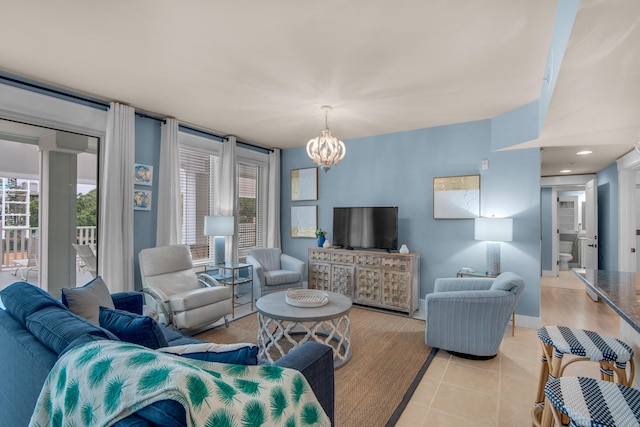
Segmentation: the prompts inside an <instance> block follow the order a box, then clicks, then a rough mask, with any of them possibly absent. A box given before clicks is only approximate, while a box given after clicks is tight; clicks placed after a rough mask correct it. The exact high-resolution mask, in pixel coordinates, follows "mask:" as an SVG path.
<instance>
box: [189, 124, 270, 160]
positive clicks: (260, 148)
mask: <svg viewBox="0 0 640 427" xmlns="http://www.w3.org/2000/svg"><path fill="white" fill-rule="evenodd" d="M180 127H181V128H184V129H187V130H189V131H192V132H196V133H201V134H203V135H207V136H213V137H215V138H220V139H221V140H223V141H228V140H229V135H218V134H216V133H213V132H209V131H205V130H202V129H197V128H194V127H191V126H188V125H185V124H182V123H181V124H180ZM236 143H238V144H241V145H246V146H248V147H252V148H256V149H258V150H263V151H267V152H269V153H273V148H266V147H261V146H259V145H255V144H250V143H248V142H244V141H238V140H236Z"/></svg>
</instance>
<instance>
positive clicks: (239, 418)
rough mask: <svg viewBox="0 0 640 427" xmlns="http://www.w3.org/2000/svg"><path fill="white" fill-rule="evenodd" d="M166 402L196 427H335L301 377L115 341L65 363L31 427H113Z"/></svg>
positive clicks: (51, 379) (52, 376) (87, 348)
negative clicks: (172, 403) (175, 403)
mask: <svg viewBox="0 0 640 427" xmlns="http://www.w3.org/2000/svg"><path fill="white" fill-rule="evenodd" d="M164 399H173V400H176V401H178V402H180V403H181V404H182V405H183V406H184V407H185V409H186V412H187V425H189V426H203V427H214V426H216V427H217V426H220V427H223V426H229V427H243V426H287V427H304V426H330V422H329V418H328V417H327V415H326V414H325V413H324V411H323V410H322V407H321V406H320V404H319V403H318V400H317V399H316V397H315V395H314V394H313V391H312V390H311V388H310V387H309V384H308V383H307V381H306V379H305V378H304V376H303V375H302V374H301V373H300V372H298V371H296V370H294V369H285V368H280V367H277V366H245V365H231V364H224V363H214V362H202V361H198V360H191V359H184V358H181V357H180V356H174V355H170V354H165V353H160V352H157V351H153V350H149V349H147V348H145V347H141V346H138V345H135V344H128V343H123V342H118V341H108V340H102V341H94V342H91V343H87V344H83V345H79V346H77V347H75V348H74V349H72V350H70V351H69V352H68V353H66V354H64V355H63V356H62V357H61V358H60V359H59V360H58V362H57V363H56V364H55V366H54V367H53V369H52V370H51V372H50V373H49V376H48V378H47V380H46V382H45V385H44V386H43V388H42V391H41V393H40V397H39V398H38V403H37V404H36V409H35V412H34V413H33V416H32V418H31V423H30V426H33V427H45V426H52V427H58V426H60V427H63V426H76V427H81V426H109V425H112V424H114V423H115V422H117V421H118V420H120V419H122V418H124V417H126V416H128V415H130V414H132V413H134V412H136V411H137V410H138V409H140V408H143V407H145V406H147V405H149V404H151V403H153V402H156V401H158V400H164Z"/></svg>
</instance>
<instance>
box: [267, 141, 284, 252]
mask: <svg viewBox="0 0 640 427" xmlns="http://www.w3.org/2000/svg"><path fill="white" fill-rule="evenodd" d="M280 244H281V243H280V149H279V148H274V149H273V151H272V152H271V153H269V186H268V190H267V247H268V248H279V247H280Z"/></svg>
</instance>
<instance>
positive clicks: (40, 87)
mask: <svg viewBox="0 0 640 427" xmlns="http://www.w3.org/2000/svg"><path fill="white" fill-rule="evenodd" d="M0 80H4V81H7V82H11V83H14V84H17V85H22V86H27V87H30V88H32V89H37V90H40V91H44V92H49V93H52V94H56V95H59V96H63V97H67V98H71V99H76V100H78V101H82V102H86V103H89V104H93V105H97V106H99V107H102V108H106V109H109V107H110V103H109V102H106V101H98V100H95V99H91V98H87V97H86V96H81V95H76V94H73V93H70V92H65V91H62V90H59V89H54V88H52V87H49V86H46V85H43V84H40V83H36V82H31V81H29V80H24V79H20V78H16V77H9V76H8V75H5V74H1V73H0ZM135 114H136V115H137V116H139V117H144V118H147V119H152V120H157V121H159V122H161V123H166V122H167V121H166V119H164V118H161V117H158V116H152V115H149V114H146V113H142V112H138V111H136V113H135ZM179 125H180V126H181V127H183V128H185V129H188V130H190V131H193V132H199V133H202V134H204V135H208V136H213V137H215V138H220V139H222V140H225V141H228V140H229V137H228V136H227V135H217V134H215V133H213V132H209V131H203V130H201V129H196V128H193V127H191V126H187V125H184V124H179ZM237 142H238V143H240V144H243V145H247V146H249V147H253V148H256V149H259V150H264V151H267V152H270V153H272V152H273V149H272V148H265V147H261V146H259V145H255V144H251V143H248V142H244V141H237Z"/></svg>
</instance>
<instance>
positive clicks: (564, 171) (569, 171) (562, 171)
mask: <svg viewBox="0 0 640 427" xmlns="http://www.w3.org/2000/svg"><path fill="white" fill-rule="evenodd" d="M560 173H571V169H562V170H561V171H560Z"/></svg>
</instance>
